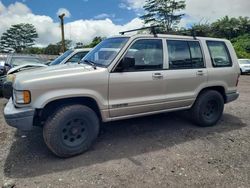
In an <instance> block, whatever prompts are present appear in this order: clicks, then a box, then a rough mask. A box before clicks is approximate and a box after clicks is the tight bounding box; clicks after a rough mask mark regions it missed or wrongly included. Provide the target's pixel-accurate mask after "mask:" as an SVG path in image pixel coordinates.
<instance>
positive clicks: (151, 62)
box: [118, 39, 163, 71]
mask: <svg viewBox="0 0 250 188" xmlns="http://www.w3.org/2000/svg"><path fill="white" fill-rule="evenodd" d="M124 58H130V59H132V60H133V61H134V66H133V67H129V70H127V71H144V70H159V69H162V68H163V47H162V40H160V39H141V40H138V41H136V42H135V43H134V44H133V45H132V46H131V47H130V48H129V50H128V52H127V53H126V55H125V57H124ZM118 67H119V65H118Z"/></svg>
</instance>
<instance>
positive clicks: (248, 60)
mask: <svg viewBox="0 0 250 188" xmlns="http://www.w3.org/2000/svg"><path fill="white" fill-rule="evenodd" d="M239 63H240V64H250V59H242V60H239Z"/></svg>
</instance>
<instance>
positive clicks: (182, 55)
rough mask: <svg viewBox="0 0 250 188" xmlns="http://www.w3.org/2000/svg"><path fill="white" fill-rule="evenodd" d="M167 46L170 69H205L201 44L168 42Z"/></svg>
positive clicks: (177, 41)
mask: <svg viewBox="0 0 250 188" xmlns="http://www.w3.org/2000/svg"><path fill="white" fill-rule="evenodd" d="M167 46H168V56H169V69H195V68H204V61H203V56H202V52H201V47H200V44H199V42H197V41H180V40H167Z"/></svg>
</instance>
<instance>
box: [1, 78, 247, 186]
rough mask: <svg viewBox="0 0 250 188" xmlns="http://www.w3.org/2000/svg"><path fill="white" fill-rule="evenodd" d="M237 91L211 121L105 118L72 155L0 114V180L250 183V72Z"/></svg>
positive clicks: (175, 116) (29, 182)
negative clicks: (88, 143) (61, 154)
mask: <svg viewBox="0 0 250 188" xmlns="http://www.w3.org/2000/svg"><path fill="white" fill-rule="evenodd" d="M239 91H240V94H241V95H240V98H239V99H238V100H237V101H235V102H233V103H230V104H228V105H226V108H225V112H224V115H223V117H222V119H221V121H220V123H219V124H218V125H217V126H215V127H212V128H199V127H195V126H194V125H193V124H192V123H190V121H188V120H187V119H186V118H185V117H183V116H182V115H180V113H169V114H161V115H155V116H150V117H144V118H137V119H132V120H126V121H119V122H113V123H107V124H105V125H104V127H103V129H102V132H101V134H100V137H99V138H98V140H97V143H96V144H95V145H94V146H93V147H92V148H91V150H90V151H88V152H86V153H85V154H82V155H80V156H77V157H73V158H70V159H59V158H57V157H55V156H54V155H53V154H51V152H50V151H49V150H48V149H47V148H46V145H45V144H44V142H43V139H42V134H41V129H40V128H37V129H35V130H34V131H32V132H28V133H27V132H20V131H16V130H15V129H14V128H11V127H9V126H7V125H6V123H5V122H4V119H3V116H2V114H1V115H0V186H1V185H3V184H4V183H5V184H6V183H9V184H11V185H15V187H18V188H19V187H53V188H54V187H60V188H61V187H212V188H214V187H226V188H229V187H246V188H247V187H250V139H249V135H250V76H242V77H241V79H240V83H239ZM6 102H7V101H6V100H3V99H2V100H0V108H1V110H3V107H4V104H5V103H6Z"/></svg>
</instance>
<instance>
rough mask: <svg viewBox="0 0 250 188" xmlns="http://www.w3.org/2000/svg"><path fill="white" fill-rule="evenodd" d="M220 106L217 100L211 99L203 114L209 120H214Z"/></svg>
mask: <svg viewBox="0 0 250 188" xmlns="http://www.w3.org/2000/svg"><path fill="white" fill-rule="evenodd" d="M218 111H219V106H218V103H217V102H216V100H209V101H208V102H207V103H206V105H205V107H204V110H203V116H204V118H205V119H207V120H210V121H212V120H214V119H215V118H217V116H218Z"/></svg>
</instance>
